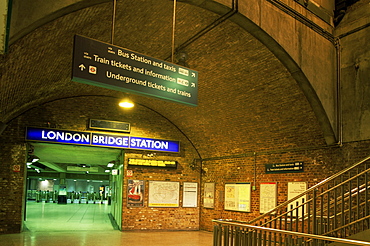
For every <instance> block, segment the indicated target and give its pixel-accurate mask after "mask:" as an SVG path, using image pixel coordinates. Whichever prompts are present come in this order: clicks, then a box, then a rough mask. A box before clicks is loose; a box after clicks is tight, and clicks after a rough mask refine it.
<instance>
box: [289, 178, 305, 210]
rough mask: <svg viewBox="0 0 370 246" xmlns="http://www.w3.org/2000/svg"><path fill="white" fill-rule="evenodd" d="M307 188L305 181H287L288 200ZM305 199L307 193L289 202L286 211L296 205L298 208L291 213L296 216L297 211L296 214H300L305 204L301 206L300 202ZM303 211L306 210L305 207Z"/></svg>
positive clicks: (303, 201)
mask: <svg viewBox="0 0 370 246" xmlns="http://www.w3.org/2000/svg"><path fill="white" fill-rule="evenodd" d="M306 190H307V183H306V182H288V200H290V199H293V198H294V197H296V196H298V195H300V194H301V193H303V192H305V191H306ZM306 201H307V195H304V196H302V197H300V198H298V199H297V200H295V201H293V202H291V203H289V205H288V208H287V209H288V211H289V210H291V209H294V208H296V207H298V206H300V207H299V209H297V210H294V211H293V213H292V215H293V216H296V215H297V211H298V215H302V209H303V207H304V206H305V205H304V206H301V204H303V203H305V202H306ZM304 211H307V210H306V209H305V210H304Z"/></svg>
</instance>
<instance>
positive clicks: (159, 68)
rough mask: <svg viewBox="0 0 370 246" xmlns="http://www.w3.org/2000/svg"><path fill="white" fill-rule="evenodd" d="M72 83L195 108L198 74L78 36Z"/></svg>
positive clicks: (76, 37) (76, 38) (75, 46)
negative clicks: (140, 95) (144, 96)
mask: <svg viewBox="0 0 370 246" xmlns="http://www.w3.org/2000/svg"><path fill="white" fill-rule="evenodd" d="M72 70H73V75H72V80H73V81H76V82H81V83H87V84H92V85H95V86H100V87H105V88H109V89H113V90H120V91H127V92H134V93H139V94H145V95H149V96H154V97H159V98H163V99H168V100H172V101H176V102H180V103H185V104H189V105H193V106H196V105H197V101H198V86H197V83H198V72H197V71H194V70H191V69H189V68H186V67H182V66H179V65H177V64H173V63H169V62H166V61H161V60H159V59H156V58H152V57H149V56H146V55H142V54H139V53H137V52H134V51H130V50H127V49H124V48H121V47H118V46H114V45H111V44H107V43H103V42H99V41H96V40H92V39H89V38H86V37H82V36H78V35H76V36H75V44H74V58H73V69H72Z"/></svg>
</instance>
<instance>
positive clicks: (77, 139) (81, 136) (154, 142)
mask: <svg viewBox="0 0 370 246" xmlns="http://www.w3.org/2000/svg"><path fill="white" fill-rule="evenodd" d="M26 140H30V141H42V142H51V143H64V144H80V145H90V146H100V147H112V148H125V149H139V150H153V151H166V152H179V151H180V143H179V142H178V141H169V140H162V139H151V138H140V137H132V136H125V135H118V134H106V133H96V132H77V131H66V130H57V129H43V128H34V127H28V128H27V131H26Z"/></svg>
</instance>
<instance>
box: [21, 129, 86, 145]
mask: <svg viewBox="0 0 370 246" xmlns="http://www.w3.org/2000/svg"><path fill="white" fill-rule="evenodd" d="M90 135H91V134H90V133H89V132H76V131H64V130H63V131H62V130H55V129H41V128H33V127H28V128H27V133H26V139H27V140H34V141H43V142H53V143H68V144H90Z"/></svg>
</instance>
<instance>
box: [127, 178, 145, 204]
mask: <svg viewBox="0 0 370 246" xmlns="http://www.w3.org/2000/svg"><path fill="white" fill-rule="evenodd" d="M144 191H145V181H144V180H132V179H129V180H128V185H127V207H144V197H145V193H144Z"/></svg>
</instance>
